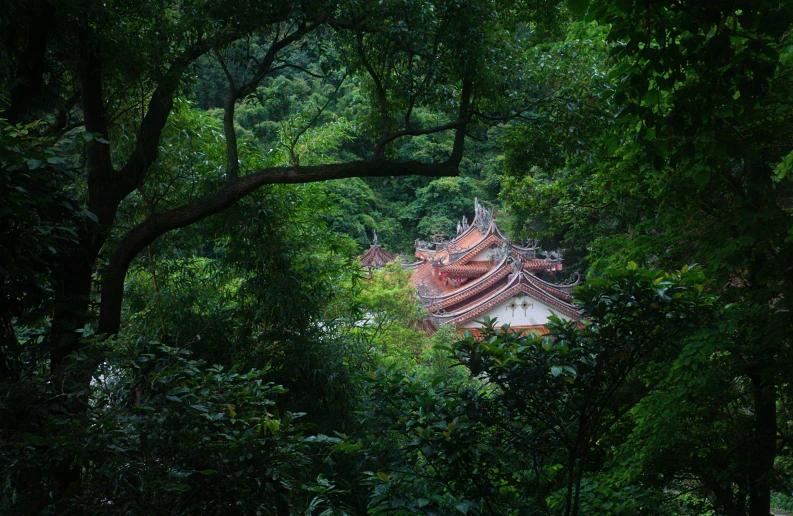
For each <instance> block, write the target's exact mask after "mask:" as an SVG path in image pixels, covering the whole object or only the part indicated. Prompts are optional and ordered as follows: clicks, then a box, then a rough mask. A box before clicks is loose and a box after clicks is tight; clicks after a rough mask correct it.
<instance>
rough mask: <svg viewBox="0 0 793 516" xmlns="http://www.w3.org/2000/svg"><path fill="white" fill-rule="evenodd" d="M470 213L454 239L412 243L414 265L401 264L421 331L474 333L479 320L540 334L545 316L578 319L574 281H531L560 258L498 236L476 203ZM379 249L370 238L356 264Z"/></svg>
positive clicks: (373, 256)
mask: <svg viewBox="0 0 793 516" xmlns="http://www.w3.org/2000/svg"><path fill="white" fill-rule="evenodd" d="M474 211H475V216H474V220H473V221H472V222H471V223H470V224H469V223H468V221H467V220H466V218H465V217H463V219H462V220H461V221H460V223H459V224H458V226H457V236H456V237H455V238H453V239H451V240H448V241H444V240H443V239H442V238H440V237H436V238H435V239H434V241H433V242H424V241H420V240H417V241H416V258H418V261H417V262H415V263H411V264H406V265H404V267H405V268H407V269H410V270H412V272H413V274H412V281H413V284H414V285H415V286H416V290H417V292H418V296H419V299H420V300H421V303H422V305H423V306H424V308H425V309H426V310H427V312H428V314H429V316H428V321H427V324H426V325H425V327H427V328H428V329H429V330H430V331H432V330H433V329H435V328H437V327H438V326H440V325H451V326H453V327H455V328H458V329H472V330H475V329H476V328H479V327H480V326H481V323H480V321H482V320H483V319H484V318H485V317H491V318H497V319H498V321H497V326H502V325H504V324H509V325H510V327H512V328H513V329H516V330H524V331H531V332H536V333H544V331H545V329H544V325H545V324H546V323H547V321H548V317H549V316H550V315H551V314H556V315H557V316H558V317H560V318H561V319H564V320H571V319H572V320H579V318H580V316H581V312H580V311H579V309H578V308H577V307H575V306H574V305H573V304H572V302H573V298H572V295H571V293H572V290H573V288H574V287H575V286H576V285H577V284H578V281H579V280H578V277H576V279H575V281H574V282H569V283H565V284H554V283H550V282H548V281H544V280H542V279H540V278H539V277H538V276H537V273H538V272H540V271H548V272H551V273H554V272H556V271H560V270H562V267H563V265H562V256H561V254H560V253H558V252H548V253H540V252H539V249H538V247H537V246H527V247H521V246H517V245H514V244H513V243H512V242H511V241H510V240H509V239H508V238H507V237H505V236H504V235H503V234H501V232H500V231H499V229H498V226H497V225H496V221H495V216H494V213H493V212H492V211H490V210H488V209H486V208H485V207H484V206H482V205H481V204H480V203H479V202H478V201H474ZM379 247H380V246H379V245H377V240H376V239H375V241H374V243H373V244H372V247H371V249H369V251H367V253H365V254H364V256H363V257H362V258H361V261H362V263H363V261H364V259H365V258H366V260H367V263H375V261H376V260H381V258H378V257H381V256H384V255H383V254H379V253H385V251H382V249H380V248H379ZM385 255H388V253H385ZM541 255H543V256H542V257H541ZM388 256H391V255H388ZM391 259H393V256H391V258H390V259H389V260H387V261H390V260H391ZM383 263H385V262H383ZM364 266H367V267H368V265H366V264H364ZM381 266H382V265H381Z"/></svg>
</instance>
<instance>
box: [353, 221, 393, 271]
mask: <svg viewBox="0 0 793 516" xmlns="http://www.w3.org/2000/svg"><path fill="white" fill-rule="evenodd" d="M395 258H396V257H395V256H394V255H393V254H391V253H388V252H386V251H385V250H383V248H382V246H381V245H380V244H378V243H377V231H375V232H374V236H373V238H372V245H370V246H369V250H368V251H366V252H365V253H363V254H362V255H361V265H363V266H364V267H366V268H367V269H369V272H372V270H373V269H382V268H383V266H384V265H385V264H387V263H388V262H392V261H394V259H395Z"/></svg>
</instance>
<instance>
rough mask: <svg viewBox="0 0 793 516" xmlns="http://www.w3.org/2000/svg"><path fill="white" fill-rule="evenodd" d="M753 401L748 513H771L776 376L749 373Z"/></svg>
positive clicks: (760, 514)
mask: <svg viewBox="0 0 793 516" xmlns="http://www.w3.org/2000/svg"><path fill="white" fill-rule="evenodd" d="M749 379H750V381H751V384H752V386H751V388H752V401H753V404H754V417H755V427H754V435H753V436H752V458H753V461H752V463H751V465H750V469H749V475H750V479H749V515H750V516H768V514H769V513H770V512H771V485H772V483H773V480H774V460H775V459H776V434H777V423H776V388H775V385H774V382H773V379H768V378H764V377H763V375H762V374H761V373H752V374H749Z"/></svg>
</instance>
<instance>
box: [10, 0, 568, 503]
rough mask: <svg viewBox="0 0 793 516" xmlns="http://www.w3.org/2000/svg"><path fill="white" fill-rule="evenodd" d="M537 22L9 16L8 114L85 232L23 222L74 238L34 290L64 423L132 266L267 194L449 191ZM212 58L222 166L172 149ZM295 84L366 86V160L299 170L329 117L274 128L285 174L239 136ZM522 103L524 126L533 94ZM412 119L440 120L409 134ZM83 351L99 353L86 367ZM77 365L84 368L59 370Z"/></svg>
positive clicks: (382, 14)
mask: <svg viewBox="0 0 793 516" xmlns="http://www.w3.org/2000/svg"><path fill="white" fill-rule="evenodd" d="M548 6H555V3H552V2H549V3H548ZM545 7H546V5H545V3H543V2H541V3H539V4H537V5H536V6H535V8H536V11H533V10H526V11H524V12H518V11H515V10H512V8H511V6H504V5H501V4H492V5H491V4H480V3H477V2H463V3H460V2H448V1H440V2H415V3H411V4H409V5H407V6H406V5H405V4H404V3H403V2H371V3H368V2H363V3H358V2H352V3H347V2H343V3H341V4H337V3H327V2H323V1H311V2H308V3H306V2H300V3H294V2H287V3H284V2H279V3H276V4H272V5H271V4H262V3H259V2H248V1H245V0H243V1H239V0H228V1H223V2H206V1H203V0H186V1H180V2H172V1H166V0H162V1H157V2H148V3H146V4H145V5H140V4H139V3H138V2H126V1H121V2H114V3H112V4H109V3H106V2H84V3H79V4H78V3H74V2H58V3H55V2H49V1H46V0H40V1H36V2H22V1H12V2H10V3H9V8H10V13H11V15H12V16H10V17H4V19H3V27H4V29H8V30H4V31H3V33H4V38H5V43H6V44H5V45H4V46H3V51H2V52H3V54H2V65H3V66H4V68H5V71H6V73H4V74H3V79H2V86H3V90H4V92H5V93H6V96H5V97H4V98H3V103H2V106H1V108H0V109H2V115H0V116H2V117H4V118H7V119H8V120H9V122H10V123H11V124H12V125H14V124H19V123H23V122H26V121H32V120H38V121H40V126H39V127H40V129H39V131H38V136H40V137H43V138H48V139H49V140H48V142H47V145H52V144H51V143H50V142H54V143H57V144H59V145H64V146H66V145H74V146H75V148H76V149H77V150H79V152H70V151H66V154H67V156H68V158H69V165H70V166H73V168H74V170H75V171H76V173H75V175H74V179H73V181H72V182H70V183H67V184H65V185H64V184H48V185H47V188H51V189H52V192H47V196H45V197H49V198H51V199H57V198H58V195H59V194H60V193H61V192H64V191H66V192H69V193H70V194H72V195H73V196H74V198H75V202H74V203H73V204H74V206H76V208H77V210H76V211H77V213H78V215H79V216H78V217H76V218H74V219H72V218H70V217H71V215H68V216H67V215H66V214H64V213H60V212H58V211H57V210H55V211H53V210H49V209H45V207H42V206H32V209H35V210H38V211H37V212H36V216H35V217H33V219H40V220H42V221H44V222H43V223H42V224H41V227H42V228H44V227H53V226H54V227H62V226H63V227H66V228H67V229H68V232H69V234H70V235H72V236H70V237H69V238H66V239H64V240H63V241H62V242H60V245H59V246H57V247H55V246H53V249H55V253H54V255H53V256H51V257H48V259H47V262H46V264H45V265H43V266H42V272H37V273H36V274H38V276H37V277H40V278H41V277H45V276H47V277H48V285H47V287H46V288H45V289H43V291H44V292H51V297H52V302H51V303H48V304H47V305H46V306H45V305H41V306H43V307H44V308H42V309H41V316H42V320H49V321H50V324H49V329H48V335H47V337H46V338H45V339H44V342H43V345H44V348H45V349H46V350H47V351H48V355H49V356H48V359H43V360H42V359H40V360H38V361H35V362H31V363H30V364H31V365H30V367H31V368H34V369H35V368H39V367H44V368H48V369H49V371H50V373H51V374H52V378H53V383H52V385H53V386H55V388H56V389H57V390H58V391H59V395H60V394H63V395H68V394H75V393H76V394H78V396H76V399H77V400H78V401H79V403H77V405H75V406H72V407H71V408H70V409H69V410H72V411H73V410H84V409H85V407H86V399H85V398H84V396H81V395H82V394H85V393H86V392H87V390H88V388H87V387H88V386H89V385H90V381H91V377H92V375H93V373H94V371H95V369H96V367H97V365H98V364H100V363H101V362H102V359H103V353H104V351H103V348H102V347H101V346H96V347H95V346H87V342H88V341H87V340H86V339H84V338H81V337H82V336H83V334H87V333H91V332H96V333H98V334H101V335H112V334H115V333H117V332H118V331H119V328H120V326H121V314H122V308H123V294H124V281H125V278H126V275H127V272H128V269H129V267H130V264H131V263H132V261H133V259H134V258H135V257H136V256H137V255H138V254H139V253H140V251H141V250H143V249H145V248H146V247H148V246H149V245H151V244H152V243H153V242H154V241H155V240H156V239H157V238H158V237H160V236H162V235H164V234H165V233H168V232H170V231H173V230H175V229H178V228H183V227H186V226H189V225H192V224H195V223H196V222H198V221H201V220H203V219H206V218H207V217H210V216H211V215H214V214H217V213H219V212H221V211H223V210H225V209H228V208H229V207H230V206H232V205H234V204H235V203H236V202H238V201H239V200H240V199H242V198H244V197H246V196H249V195H250V194H251V193H253V192H254V191H256V190H257V189H259V188H260V187H262V186H263V185H268V184H275V183H279V184H294V183H308V182H314V181H324V180H328V179H336V178H345V177H387V176H401V175H410V174H414V175H422V176H427V177H439V176H446V175H455V174H456V173H457V171H458V166H459V164H460V162H461V160H462V157H463V152H464V147H465V138H466V133H467V131H468V130H469V129H470V128H471V127H473V124H474V121H475V120H488V119H489V118H488V117H489V116H490V115H488V113H491V112H503V111H504V110H509V106H507V105H506V104H505V103H504V102H499V101H498V100H497V99H498V98H499V97H501V92H503V91H504V88H506V87H509V85H510V82H511V81H512V80H513V79H517V78H519V77H518V76H519V71H517V70H515V71H513V72H510V73H503V71H502V70H501V69H500V66H502V64H503V62H504V60H505V59H511V60H513V62H517V61H515V60H516V59H518V58H516V57H514V56H513V55H512V54H515V55H517V56H519V55H520V53H519V52H505V53H504V54H503V56H501V57H499V56H493V55H490V54H488V53H487V52H484V51H483V50H484V49H489V48H491V47H492V48H503V49H505V50H508V49H509V48H508V47H509V45H510V44H512V43H515V44H516V45H518V46H517V47H515V48H518V47H519V44H522V43H521V42H520V41H517V40H514V37H513V38H512V40H510V42H509V44H508V43H507V41H506V40H505V39H504V36H506V35H507V34H508V32H507V31H508V30H509V29H510V28H512V27H514V26H516V25H517V24H518V23H519V22H522V21H533V20H534V17H533V15H534V13H540V16H545V14H543V13H546V10H545V9H544V8H545ZM552 11H553V10H552ZM554 12H555V11H554ZM526 43H527V44H530V43H531V40H526ZM306 49H308V50H306ZM299 50H301V51H302V50H305V52H303V53H301V52H300V51H299ZM306 57H308V58H309V59H308V60H306ZM206 59H211V60H215V61H217V63H218V66H219V67H220V69H221V70H222V72H223V74H222V76H223V77H225V84H226V88H227V90H226V94H225V100H224V103H223V104H224V105H223V124H222V133H221V134H222V137H219V138H218V139H217V144H218V145H220V144H222V146H223V147H224V149H223V150H224V152H223V153H222V154H223V156H222V158H221V159H218V158H219V156H217V154H218V152H217V146H216V145H212V144H210V145H209V146H206V147H205V148H201V149H196V148H194V147H193V143H194V142H192V141H191V138H190V136H191V133H190V130H191V129H188V130H187V132H184V133H182V134H178V135H177V136H176V137H175V138H174V139H171V140H169V139H168V138H167V133H168V131H169V130H170V129H171V128H172V125H171V124H173V123H174V122H176V120H175V119H174V115H175V114H182V115H184V116H189V115H185V114H186V113H189V111H190V107H189V106H186V105H185V104H184V103H183V102H181V101H180V100H179V99H180V97H181V96H182V95H183V93H184V92H185V90H186V89H187V88H186V86H187V85H188V83H189V82H190V79H191V74H192V73H193V70H194V69H195V67H196V66H197V63H198V61H199V60H206ZM287 71H288V72H289V73H291V74H292V75H290V77H295V76H296V74H307V75H309V76H321V77H324V78H325V79H326V82H327V83H328V84H330V85H331V88H332V89H333V90H334V91H337V90H338V89H339V88H341V86H342V81H343V80H344V78H345V75H356V76H357V77H358V80H359V81H361V83H362V84H363V86H364V87H363V88H362V92H363V93H364V94H363V95H362V100H363V101H365V102H363V103H362V106H363V107H362V109H361V112H362V115H361V121H360V127H359V131H358V132H359V134H358V135H357V136H356V138H362V139H368V141H369V145H368V146H367V147H366V150H365V151H362V152H361V153H359V154H358V155H355V156H353V157H350V156H349V155H347V156H345V159H344V160H343V161H341V162H333V161H332V160H323V159H319V160H317V161H316V162H315V163H313V164H306V157H305V155H304V154H301V153H300V149H301V141H304V140H301V139H303V138H305V137H307V135H309V134H310V131H311V128H312V125H313V124H314V123H315V122H316V121H317V120H318V119H319V117H321V116H322V113H323V108H324V105H322V104H317V105H316V106H312V108H311V109H312V112H311V113H310V116H305V114H302V115H301V116H298V117H296V118H295V119H293V120H289V121H288V122H289V123H285V124H284V132H283V134H282V138H281V140H282V143H284V144H285V146H284V148H285V149H286V150H287V151H288V152H286V153H285V155H286V156H287V159H286V161H285V162H284V161H281V162H279V161H277V159H276V158H275V157H268V156H267V155H263V154H262V153H261V152H258V151H257V149H256V148H255V146H252V145H249V144H248V142H247V141H246V135H245V134H244V133H241V134H240V135H238V127H237V117H236V114H237V111H238V108H239V106H240V103H241V102H243V101H251V99H253V98H256V96H257V93H258V92H259V89H258V88H259V86H260V85H261V84H262V83H263V81H265V80H266V79H268V78H274V77H276V76H277V75H283V74H286V73H287ZM323 88H324V87H323ZM514 91H515V93H516V96H515V97H514V98H515V99H517V100H516V102H517V103H518V107H517V108H515V109H516V110H517V112H520V111H521V110H522V109H523V107H522V105H521V104H522V103H523V102H522V101H523V100H525V99H524V97H531V91H522V90H520V89H515V90H514ZM330 96H331V97H332V95H330ZM422 109H426V110H428V111H431V112H432V113H433V115H434V116H433V117H427V116H423V117H422V118H421V119H420V120H418V117H416V116H415V114H416V113H417V112H419V111H421V110H422ZM490 118H493V117H492V116H491V117H490ZM205 129H206V130H207V131H208V132H207V133H206V134H214V133H213V131H214V130H215V129H213V128H206V127H205ZM441 133H443V134H448V135H449V137H448V139H447V140H446V147H445V148H444V149H443V151H442V152H441V151H439V152H437V153H436V154H434V155H433V156H432V158H433V159H432V160H431V161H430V160H425V161H418V160H408V161H401V160H398V159H395V158H394V156H395V154H396V151H395V150H393V149H394V148H395V147H398V146H400V145H401V143H402V142H404V141H405V140H406V139H410V138H412V137H418V136H424V135H430V134H441ZM180 153H182V154H185V155H186V154H191V156H190V157H188V158H186V159H184V160H182V161H181V162H180V163H182V164H185V168H172V167H171V166H170V165H172V164H173V163H175V162H178V161H179V160H172V159H171V158H173V156H174V155H177V154H180ZM202 154H203V159H201V157H202ZM301 158H303V161H302V162H301ZM26 163H27V165H28V167H29V168H30V169H35V168H36V167H37V165H35V162H33V161H30V160H28V161H27V162H26ZM17 177H18V176H15V175H11V176H10V180H11V182H12V183H11V184H12V186H14V185H15V184H18V182H19V181H21V180H19V179H17ZM31 274H32V273H31ZM95 279H96V280H98V284H99V287H98V288H97V287H96V286H95V285H94V281H95ZM4 281H8V278H7V277H4ZM4 294H6V295H7V296H8V297H7V300H8V303H9V305H12V306H11V313H20V312H21V311H22V310H23V309H24V306H23V305H24V302H25V301H24V300H20V298H19V296H18V295H17V294H16V293H15V292H14V291H13V289H10V288H9V289H5V290H4ZM12 324H14V323H13V321H12ZM4 332H5V335H4V338H3V342H2V345H3V346H4V349H3V355H4V357H5V356H12V357H13V356H14V351H13V350H14V349H16V348H17V347H18V343H17V340H16V337H17V335H16V334H15V332H14V331H13V328H12V327H11V326H10V325H8V324H5V325H4ZM30 342H31V340H30V339H29V340H28V343H30ZM7 350H8V351H7ZM89 351H90V352H91V353H94V355H93V356H90V357H86V356H85V355H84V353H87V352H89ZM72 359H75V360H76V361H77V365H79V367H74V368H73V367H70V366H69V362H70V361H72ZM67 371H68V374H67ZM58 399H60V398H58ZM69 399H71V398H69ZM70 464H71V463H70V461H68V460H64V461H63V462H62V464H61V465H60V466H61V467H60V468H59V472H60V473H59V474H60V475H61V484H62V485H61V489H60V490H59V493H64V492H66V489H67V488H66V486H68V485H72V484H74V482H76V481H77V477H78V476H79V475H78V472H77V471H76V470H75V469H74V468H73V467H72V465H70Z"/></svg>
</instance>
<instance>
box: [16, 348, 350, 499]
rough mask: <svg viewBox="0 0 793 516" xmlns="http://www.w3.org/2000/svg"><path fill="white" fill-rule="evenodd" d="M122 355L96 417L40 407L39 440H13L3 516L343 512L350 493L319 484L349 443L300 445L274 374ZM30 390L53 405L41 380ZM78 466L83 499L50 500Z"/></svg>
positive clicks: (100, 392) (147, 354) (164, 354)
mask: <svg viewBox="0 0 793 516" xmlns="http://www.w3.org/2000/svg"><path fill="white" fill-rule="evenodd" d="M114 349H115V350H117V351H116V352H115V353H114V354H112V355H111V356H110V358H109V360H108V361H107V362H106V363H105V364H103V365H102V367H101V368H100V371H99V374H98V376H97V377H96V379H95V380H94V382H93V383H92V387H91V391H90V405H91V408H90V410H89V411H88V412H87V413H82V414H79V415H73V416H71V417H67V418H63V417H59V416H58V413H57V411H56V412H54V413H53V412H50V411H48V410H47V407H49V410H52V409H53V408H54V409H56V410H57V409H58V407H59V405H60V407H61V408H60V410H63V408H66V407H68V404H69V400H62V401H61V402H60V404H56V405H54V406H53V405H52V404H51V403H42V405H39V406H38V407H30V408H28V410H30V411H32V412H34V413H35V415H36V416H37V417H38V418H39V420H40V425H41V426H40V427H39V428H38V429H37V431H36V432H35V433H26V434H22V435H20V436H18V437H17V438H16V439H15V440H4V443H3V446H2V448H0V452H1V453H2V458H3V461H2V463H3V469H2V474H3V477H4V479H5V482H4V487H3V495H4V496H3V502H2V503H3V505H2V508H3V511H4V513H9V514H29V513H31V512H37V513H38V512H42V513H63V511H77V510H79V511H81V512H88V513H91V514H128V513H130V512H132V511H137V512H144V513H151V514H160V513H166V512H167V513H173V512H178V513H195V512H204V513H210V514H229V513H249V512H261V513H262V514H283V513H284V511H289V507H294V510H297V511H303V510H306V511H308V510H309V507H311V508H312V509H311V510H316V509H320V508H323V509H328V510H330V511H331V512H329V513H333V514H341V513H343V509H344V504H342V503H341V502H340V501H339V495H341V494H342V492H341V491H340V490H338V489H336V488H335V487H334V485H333V484H332V483H329V482H328V481H327V480H326V479H324V478H323V477H322V476H321V475H320V477H318V478H317V477H316V472H317V471H321V470H322V469H323V468H324V466H323V462H324V461H326V460H330V458H331V457H332V456H333V455H334V454H339V453H341V454H343V453H344V451H343V449H344V448H343V447H341V446H339V445H340V444H341V443H342V442H343V441H342V440H341V439H339V438H335V437H328V436H324V435H306V434H303V433H302V432H301V430H300V429H301V427H300V416H301V414H293V413H289V412H285V413H284V412H279V411H278V409H277V408H276V398H277V397H278V396H280V395H282V394H283V393H284V392H285V390H284V389H283V388H282V387H280V386H278V385H275V384H273V383H272V382H270V381H269V373H268V371H267V370H266V369H264V370H255V369H254V370H250V371H249V372H247V373H241V372H238V371H236V370H233V369H232V370H225V369H224V368H223V367H220V366H212V367H207V366H206V365H205V364H204V363H202V362H200V361H196V360H193V359H191V358H190V352H189V351H187V350H186V349H180V348H173V347H168V346H165V345H162V344H157V343H151V344H148V343H133V342H124V341H118V342H116V343H115V344H114ZM22 387H23V388H27V389H42V390H41V392H40V395H41V396H46V394H45V391H46V386H45V384H44V383H43V382H41V379H37V378H31V379H30V381H28V382H26V384H25V385H24V386H22ZM5 394H6V396H4V399H5V400H6V401H5V403H8V400H9V399H13V398H9V397H8V394H12V395H21V394H23V393H21V392H14V391H7V392H6V393H5ZM25 396H29V394H26V395H25ZM18 399H19V400H20V401H21V399H20V398H18ZM9 408H10V407H8V406H7V405H6V406H5V407H4V409H6V410H8V409H9ZM70 457H77V460H78V466H79V469H80V470H81V476H82V484H81V489H80V490H79V491H72V492H67V493H64V496H63V497H62V498H61V499H57V498H53V497H51V496H48V495H47V494H46V493H47V490H52V489H57V475H58V474H59V468H61V469H62V467H63V465H62V461H63V460H69V458H70ZM40 489H43V490H44V491H41V490H40ZM333 511H336V512H333Z"/></svg>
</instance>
